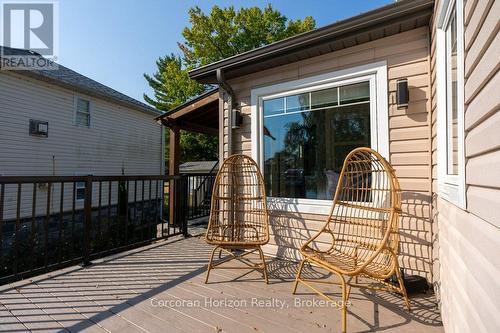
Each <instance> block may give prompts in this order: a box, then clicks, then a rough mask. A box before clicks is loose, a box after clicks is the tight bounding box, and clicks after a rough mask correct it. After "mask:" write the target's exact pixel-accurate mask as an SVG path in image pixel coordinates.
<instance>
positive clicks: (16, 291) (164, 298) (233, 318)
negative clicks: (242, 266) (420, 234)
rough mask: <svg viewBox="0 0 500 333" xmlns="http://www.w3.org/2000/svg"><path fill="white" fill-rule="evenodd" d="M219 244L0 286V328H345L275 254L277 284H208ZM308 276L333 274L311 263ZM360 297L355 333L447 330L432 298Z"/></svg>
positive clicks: (188, 245)
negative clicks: (296, 283)
mask: <svg viewBox="0 0 500 333" xmlns="http://www.w3.org/2000/svg"><path fill="white" fill-rule="evenodd" d="M210 250H211V247H209V246H208V245H206V244H205V243H204V242H203V240H202V239H200V238H197V237H192V238H187V239H179V240H175V241H167V242H159V243H156V244H153V245H149V246H146V247H144V248H140V249H136V250H132V251H128V252H126V253H122V254H118V255H114V256H111V257H108V258H105V259H102V260H96V261H95V263H94V264H93V265H91V266H89V267H86V268H81V267H78V266H75V267H72V268H68V269H65V270H61V271H58V272H53V273H50V274H46V275H42V276H38V277H35V278H33V279H31V280H27V281H20V282H17V283H13V284H10V285H5V286H0V332H28V331H32V332H92V333H93V332H96V333H98V332H118V333H126V332H176V333H177V332H189V333H192V332H238V333H239V332H273V333H274V332H296V333H299V332H318V333H319V332H338V330H339V327H340V312H339V311H338V310H337V309H335V308H332V307H329V306H324V305H323V306H310V304H309V306H297V305H296V304H295V302H296V300H299V301H302V302H306V301H307V302H309V303H312V302H313V301H314V300H315V299H316V300H317V299H318V298H317V297H316V296H315V295H313V294H311V293H310V292H309V291H308V290H306V289H305V288H304V287H299V294H298V295H292V294H291V288H292V282H293V279H294V277H295V273H296V270H297V264H296V263H294V262H289V261H283V260H278V259H272V258H268V259H267V262H268V271H269V273H270V283H269V285H266V284H265V283H264V281H263V279H262V274H261V273H260V272H257V271H246V270H213V271H212V272H211V275H210V281H209V283H208V284H205V283H204V279H205V267H206V263H207V259H208V255H209V253H210ZM250 258H251V259H252V260H255V259H256V258H253V257H251V256H250ZM305 274H307V276H308V277H310V278H325V277H326V274H325V273H324V272H321V271H319V270H318V269H314V268H311V267H309V268H307V269H306V270H305ZM325 290H326V291H327V292H328V293H330V294H331V295H332V296H333V297H336V296H337V297H338V295H339V290H338V288H337V287H335V286H328V287H326V288H325ZM276 300H279V301H280V302H283V303H282V304H283V308H282V307H281V306H282V304H278V303H276ZM351 300H352V306H351V307H350V308H349V314H348V330H349V332H370V331H378V330H383V331H384V332H399V331H403V330H404V331H407V332H442V331H443V329H442V326H441V320H440V317H439V311H438V308H437V303H436V301H435V299H434V296H432V295H418V296H414V297H412V305H413V311H412V312H411V313H408V312H406V311H405V310H404V307H403V303H402V300H401V299H400V298H399V297H398V296H397V295H393V294H389V293H377V294H375V295H373V294H372V293H370V292H368V291H366V290H360V289H353V291H352V297H351ZM223 301H226V303H225V305H224V303H223ZM256 301H260V302H268V303H269V304H267V305H268V306H256V305H255V302H256ZM272 301H274V303H270V302H272ZM155 302H156V303H155ZM214 302H221V304H218V305H215V304H214ZM231 302H236V303H231ZM158 305H161V306H158Z"/></svg>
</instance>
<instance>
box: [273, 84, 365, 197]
mask: <svg viewBox="0 0 500 333" xmlns="http://www.w3.org/2000/svg"><path fill="white" fill-rule="evenodd" d="M339 91H340V96H344V97H345V98H344V104H343V105H339V103H338V101H337V100H338V98H337V97H338V94H339ZM306 96H307V97H306ZM283 99H286V102H284V103H283V105H284V106H285V109H284V110H281V111H279V110H278V109H277V108H276V109H272V108H273V107H274V106H279V105H282V104H281V103H278V102H276V101H273V103H272V104H271V103H266V102H264V128H263V134H264V178H265V181H266V188H267V192H268V193H267V194H268V195H269V196H272V197H287V198H307V199H332V198H333V195H334V193H335V188H336V186H337V182H338V179H339V174H340V171H341V168H342V164H343V161H344V159H345V157H346V156H347V154H348V153H349V152H350V151H351V150H352V149H354V148H356V147H361V146H368V147H369V146H370V143H371V142H370V96H369V83H368V82H362V83H360V84H356V85H350V86H347V87H338V88H332V89H326V90H321V91H317V92H310V93H305V94H300V95H294V96H287V97H285V98H283ZM289 100H290V101H296V102H293V103H289V102H288V101H289ZM301 101H302V102H301ZM309 101H310V103H309ZM311 106H312V109H311ZM318 106H321V107H322V108H321V109H319V108H316V107H318ZM288 112H291V113H288Z"/></svg>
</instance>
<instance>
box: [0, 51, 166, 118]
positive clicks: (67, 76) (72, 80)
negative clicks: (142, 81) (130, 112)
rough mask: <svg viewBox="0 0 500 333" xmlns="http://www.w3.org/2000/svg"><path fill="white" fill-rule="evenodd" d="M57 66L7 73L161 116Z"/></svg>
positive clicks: (32, 54)
mask: <svg viewBox="0 0 500 333" xmlns="http://www.w3.org/2000/svg"><path fill="white" fill-rule="evenodd" d="M0 51H1V52H0V57H1V55H2V54H4V55H16V56H29V57H42V56H41V55H39V54H38V53H36V52H33V51H29V50H24V49H14V48H10V47H6V46H0ZM57 66H58V69H55V70H40V69H33V70H12V71H10V70H9V72H15V73H16V74H21V75H25V76H28V77H31V78H34V79H37V80H41V81H45V82H48V83H52V84H54V85H57V86H60V87H63V88H66V89H69V90H74V91H76V92H79V93H82V94H86V95H90V96H93V97H97V98H101V99H104V100H107V101H110V102H114V103H117V104H120V105H122V106H126V107H129V108H131V109H135V110H138V111H143V112H148V113H151V114H155V115H158V114H161V111H159V110H157V109H155V108H153V107H151V106H149V105H147V104H145V103H142V102H140V101H138V100H136V99H134V98H132V97H129V96H127V95H125V94H122V93H121V92H119V91H116V90H114V89H113V88H110V87H108V86H106V85H104V84H102V83H99V82H97V81H95V80H92V79H90V78H88V77H86V76H85V75H82V74H80V73H77V72H75V71H74V70H71V69H69V68H67V67H65V66H63V65H59V64H58V65H57Z"/></svg>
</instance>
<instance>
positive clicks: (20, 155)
mask: <svg viewBox="0 0 500 333" xmlns="http://www.w3.org/2000/svg"><path fill="white" fill-rule="evenodd" d="M74 95H75V94H74V93H73V92H72V91H69V90H66V89H62V88H59V87H56V86H53V85H50V84H47V83H45V82H41V81H36V80H33V79H26V78H25V77H23V76H20V75H15V74H11V73H0V114H1V119H0V174H2V175H4V176H23V175H26V176H28V175H30V176H33V175H36V176H48V175H56V176H73V175H82V174H89V173H91V174H94V175H120V174H122V170H123V171H124V173H125V174H126V175H141V174H142V175H145V174H161V173H162V168H163V166H162V164H163V162H162V161H163V156H162V155H163V154H162V135H161V133H162V129H161V126H160V125H159V124H157V123H156V122H155V121H154V119H153V118H154V115H152V114H147V113H144V112H140V111H136V110H132V109H128V108H126V107H122V106H118V105H116V104H113V103H110V102H107V101H104V100H100V99H96V98H91V97H86V96H84V95H80V94H77V95H78V96H82V97H84V98H88V99H90V100H91V101H92V103H93V110H92V113H91V118H92V120H91V124H92V126H91V128H83V127H78V126H74V125H73V119H74V110H73V104H74ZM30 119H36V120H42V121H48V123H49V135H48V137H47V138H42V137H36V136H30V135H29V131H28V130H29V120H30ZM106 185H107V184H106ZM115 186H116V184H115ZM58 191H59V190H58V189H57V188H55V189H54V192H53V197H54V198H57V199H59V196H58V195H59V192H58ZM46 192H47V191H46V189H45V190H44V189H43V188H42V189H39V190H38V191H37V196H38V197H39V199H40V205H39V207H37V212H38V213H40V212H41V211H44V208H42V207H41V206H42V205H43V202H44V201H45V200H46V199H45V198H46V194H47V193H46ZM31 193H32V186H29V185H24V186H23V195H22V207H21V213H22V214H21V215H22V216H26V215H31V198H32V197H31ZM94 193H96V194H97V192H96V190H95V189H94ZM140 194H142V193H140ZM140 194H139V195H140ZM148 194H149V192H148ZM104 198H106V197H105V196H104ZM71 199H72V189H70V187H69V185H67V186H66V188H65V199H64V200H65V208H67V209H70V208H71V204H70V201H71ZM113 201H115V200H113ZM15 206H16V189H15V188H14V186H8V188H7V192H6V197H5V213H4V218H10V217H12V216H13V214H14V213H15V208H16V207H15ZM76 206H77V208H78V207H79V206H81V203H78V204H77V205H76ZM58 209H59V206H57V207H56V205H55V204H54V208H53V210H54V211H58Z"/></svg>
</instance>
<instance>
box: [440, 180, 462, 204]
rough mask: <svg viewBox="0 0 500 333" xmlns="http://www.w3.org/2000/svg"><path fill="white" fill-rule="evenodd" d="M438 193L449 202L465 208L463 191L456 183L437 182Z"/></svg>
mask: <svg viewBox="0 0 500 333" xmlns="http://www.w3.org/2000/svg"><path fill="white" fill-rule="evenodd" d="M438 186H439V187H438V195H439V196H440V197H441V198H442V199H444V200H446V201H448V202H449V203H451V204H453V205H455V206H457V207H458V208H460V209H463V210H465V209H466V207H465V195H464V194H465V191H463V189H462V188H461V187H460V186H459V185H456V184H449V183H444V182H440V183H438Z"/></svg>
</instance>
